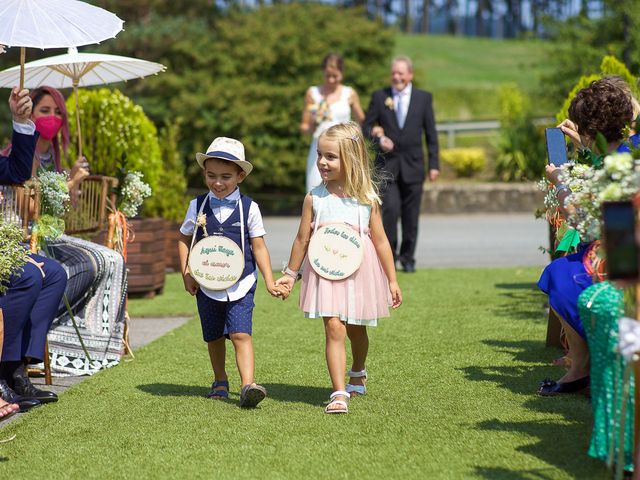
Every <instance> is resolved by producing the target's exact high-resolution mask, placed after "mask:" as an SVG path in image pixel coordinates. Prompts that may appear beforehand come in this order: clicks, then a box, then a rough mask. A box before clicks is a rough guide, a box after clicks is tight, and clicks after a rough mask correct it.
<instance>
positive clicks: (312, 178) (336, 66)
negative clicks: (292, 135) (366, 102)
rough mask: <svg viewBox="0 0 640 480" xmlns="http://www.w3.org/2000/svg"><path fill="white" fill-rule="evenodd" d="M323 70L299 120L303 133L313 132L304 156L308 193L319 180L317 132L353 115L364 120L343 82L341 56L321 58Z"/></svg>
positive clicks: (353, 93) (354, 96) (350, 89)
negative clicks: (319, 80) (300, 120)
mask: <svg viewBox="0 0 640 480" xmlns="http://www.w3.org/2000/svg"><path fill="white" fill-rule="evenodd" d="M322 69H323V71H324V83H323V84H322V85H321V86H313V87H310V88H309V89H308V90H307V93H306V95H305V98H304V103H305V106H304V111H303V113H302V122H301V123H300V130H301V131H302V133H313V139H312V141H311V145H310V147H309V155H308V157H307V182H306V183H307V192H308V191H310V190H311V189H312V188H314V187H316V186H318V185H319V184H320V183H321V182H322V179H321V178H320V172H319V171H318V167H317V166H316V160H317V158H318V153H317V148H318V137H319V136H320V134H321V133H322V132H324V131H325V130H326V129H327V128H329V127H330V126H332V125H335V124H337V123H344V122H348V121H349V120H351V118H352V116H353V117H354V120H355V121H357V122H358V123H359V124H362V122H363V121H364V112H363V111H362V107H361V106H360V98H359V97H358V94H357V92H356V91H355V89H354V88H353V87H347V86H346V85H342V70H343V60H342V57H341V56H340V55H338V54H336V53H330V54H329V55H327V56H326V57H324V60H323V61H322Z"/></svg>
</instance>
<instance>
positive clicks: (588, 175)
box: [538, 153, 640, 242]
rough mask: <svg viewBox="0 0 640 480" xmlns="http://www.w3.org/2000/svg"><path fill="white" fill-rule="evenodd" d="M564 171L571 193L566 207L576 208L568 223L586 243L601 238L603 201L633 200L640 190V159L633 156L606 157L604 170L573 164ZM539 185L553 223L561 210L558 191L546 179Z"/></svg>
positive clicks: (564, 183)
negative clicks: (543, 193) (558, 210)
mask: <svg viewBox="0 0 640 480" xmlns="http://www.w3.org/2000/svg"><path fill="white" fill-rule="evenodd" d="M560 168H561V174H560V181H561V183H562V184H563V185H566V186H567V187H569V189H570V190H571V194H570V195H568V196H567V197H566V199H565V206H567V207H572V208H570V214H569V218H567V222H568V223H569V224H570V225H571V226H573V227H575V228H576V230H578V233H579V234H580V239H581V241H583V242H592V241H594V240H598V239H600V235H601V228H600V227H601V218H602V211H601V206H602V202H606V201H620V200H631V199H632V198H633V196H634V195H635V194H636V193H638V191H639V190H640V160H634V158H633V157H632V156H631V154H629V153H614V154H612V155H608V156H606V157H605V158H604V162H603V166H602V168H594V167H592V166H589V165H584V164H579V163H572V162H569V163H567V164H565V165H563V166H562V167H560ZM538 185H539V187H540V189H541V190H542V191H543V192H545V208H546V210H547V219H548V220H551V219H553V218H554V216H555V215H556V212H557V209H558V207H559V205H558V201H557V197H556V192H555V190H554V189H553V188H552V186H550V184H549V183H548V182H546V181H545V180H542V181H540V182H539V184H538Z"/></svg>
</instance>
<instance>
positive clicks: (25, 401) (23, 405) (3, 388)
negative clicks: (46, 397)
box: [0, 379, 42, 412]
mask: <svg viewBox="0 0 640 480" xmlns="http://www.w3.org/2000/svg"><path fill="white" fill-rule="evenodd" d="M0 398H2V399H3V400H4V401H5V402H7V403H17V404H18V405H19V406H20V411H21V412H26V411H27V410H31V409H32V408H33V407H37V406H39V405H42V402H40V400H36V399H35V398H25V397H21V396H20V395H18V394H17V393H16V392H14V391H13V390H11V388H9V385H7V382H6V381H4V380H2V379H0Z"/></svg>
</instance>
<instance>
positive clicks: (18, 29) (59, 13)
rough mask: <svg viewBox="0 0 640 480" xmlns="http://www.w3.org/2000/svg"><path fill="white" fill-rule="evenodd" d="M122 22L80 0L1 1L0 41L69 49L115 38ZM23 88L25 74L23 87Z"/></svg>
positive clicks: (23, 56) (23, 57) (19, 45)
mask: <svg viewBox="0 0 640 480" xmlns="http://www.w3.org/2000/svg"><path fill="white" fill-rule="evenodd" d="M123 23H124V22H123V21H122V20H120V19H119V18H118V17H117V16H116V15H114V14H113V13H111V12H108V11H106V10H104V9H102V8H99V7H94V6H93V5H89V4H88V3H85V2H81V1H78V0H2V4H1V5H0V44H2V45H7V46H9V47H22V48H21V51H20V64H21V65H24V61H25V50H24V47H32V48H42V49H44V48H67V47H78V46H81V45H88V44H91V43H100V42H102V41H103V40H106V39H108V38H114V37H115V36H116V35H117V34H118V33H119V32H120V31H121V30H122V25H123ZM22 87H23V83H22V76H21V80H20V88H22Z"/></svg>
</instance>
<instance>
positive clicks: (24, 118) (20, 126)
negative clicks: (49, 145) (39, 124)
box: [0, 87, 37, 184]
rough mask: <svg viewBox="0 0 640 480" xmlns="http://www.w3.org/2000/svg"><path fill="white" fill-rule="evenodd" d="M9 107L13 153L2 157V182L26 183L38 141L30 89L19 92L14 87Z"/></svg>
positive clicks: (0, 170)
mask: <svg viewBox="0 0 640 480" xmlns="http://www.w3.org/2000/svg"><path fill="white" fill-rule="evenodd" d="M9 109H10V110H11V115H12V116H13V136H12V143H11V153H10V154H9V156H8V157H0V183H2V184H11V183H24V182H26V181H27V180H29V178H31V167H32V163H33V156H34V154H35V151H36V141H37V136H36V135H35V125H34V124H33V123H32V122H31V120H29V117H30V116H31V109H32V101H31V98H30V97H29V91H28V90H26V89H24V90H22V91H20V92H18V88H17V87H14V89H13V90H12V91H11V94H10V96H9Z"/></svg>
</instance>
